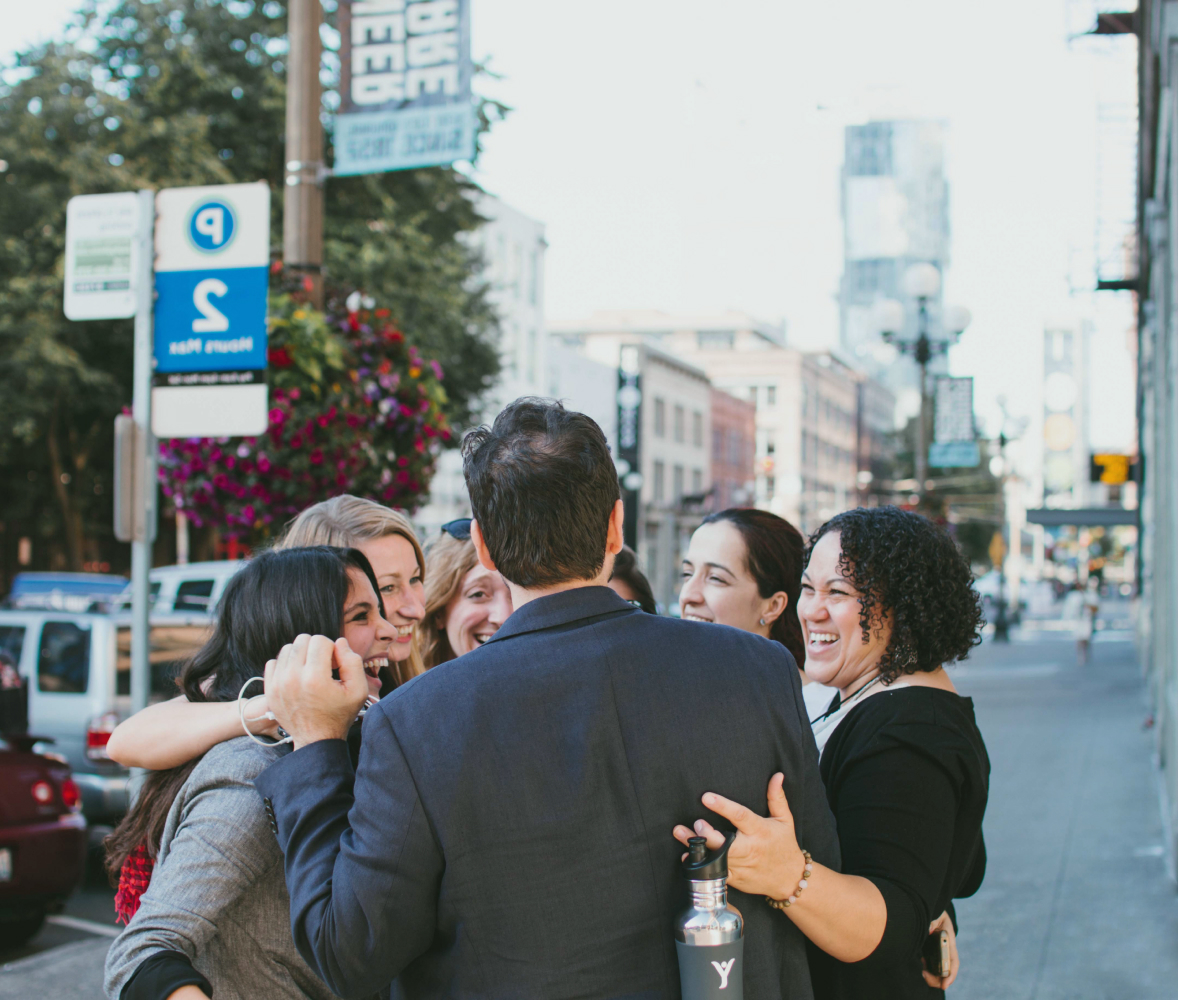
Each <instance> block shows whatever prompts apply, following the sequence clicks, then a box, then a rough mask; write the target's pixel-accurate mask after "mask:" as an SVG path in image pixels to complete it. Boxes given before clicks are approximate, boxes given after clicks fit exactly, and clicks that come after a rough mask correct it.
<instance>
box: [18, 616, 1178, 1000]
mask: <svg viewBox="0 0 1178 1000" xmlns="http://www.w3.org/2000/svg"><path fill="white" fill-rule="evenodd" d="M1123 610H1124V609H1115V608H1109V609H1108V610H1107V621H1108V624H1109V626H1110V627H1111V628H1112V629H1113V630H1112V631H1106V632H1103V633H1100V634H1098V638H1097V640H1096V641H1095V642H1094V643H1093V648H1092V656H1091V659H1090V662H1089V663H1088V665H1086V666H1084V667H1080V666H1078V665H1077V663H1076V651H1075V645H1074V643H1073V642H1072V640H1071V637H1070V634H1069V633H1068V632H1067V631H1066V629H1063V628H1060V627H1058V626H1052V625H1051V624H1049V623H1048V624H1043V625H1035V623H1029V624H1028V627H1026V628H1024V629H1016V630H1015V632H1014V635H1013V639H1014V641H1012V642H1011V643H1010V644H1008V645H1002V644H994V643H992V642H990V641H989V640H987V642H986V643H985V644H984V645H983V646H982V647H980V648H979V649H978V650H976V651H975V652H974V654H973V656H972V657H971V658H970V659H969V660H968V661H967V662H966V663H964V664H961V665H959V666H957V667H956V668H954V677H955V682H956V683H957V685H958V688H959V689H960V691H961V692H962V694H966V695H969V696H970V697H972V698H973V699H974V703H975V707H976V711H977V717H978V723H979V725H980V727H981V729H982V733H983V735H984V736H985V738H986V743H987V746H988V748H989V752H990V759H991V764H992V774H991V789H990V804H989V809H988V810H987V814H986V822H985V832H986V844H987V849H988V854H989V865H988V870H987V875H986V880H985V883H984V884H983V886H982V888H981V890H980V891H979V892H978V894H977V895H976V896H975V897H973V898H972V899H967V900H962V901H960V903H959V904H958V908H957V912H958V917H959V923H960V925H961V934H960V938H959V942H960V947H961V955H962V963H963V964H962V972H961V975H960V978H959V979H958V982H957V984H955V985H954V987H953V988H952V989H951V990H950V991H949V994H948V995H949V997H950V1000H993V998H998V997H1001V998H1003V1000H1129V998H1132V1000H1153V998H1157V1000H1172V998H1174V997H1176V996H1178V986H1176V985H1175V984H1178V895H1176V893H1175V885H1174V882H1173V881H1171V880H1170V877H1169V876H1168V875H1167V873H1166V869H1165V860H1164V857H1163V848H1162V844H1163V834H1162V826H1161V816H1160V811H1159V808H1158V798H1157V783H1156V772H1155V770H1154V765H1153V761H1152V754H1153V746H1154V744H1153V733H1152V731H1151V730H1150V729H1149V728H1148V727H1147V724H1146V722H1147V714H1148V713H1147V708H1146V703H1145V693H1144V686H1143V684H1142V681H1141V676H1140V671H1139V668H1138V666H1137V663H1136V659H1135V656H1134V652H1133V646H1132V643H1131V641H1130V639H1131V635H1130V633H1129V632H1128V631H1126V630H1125V629H1124V626H1127V625H1128V624H1129V622H1128V620H1127V618H1126V617H1125V615H1124V614H1118V613H1117V612H1118V611H1122V612H1123ZM111 899H112V893H111V891H110V889H108V888H106V887H105V885H104V884H103V883H102V882H101V881H100V880H99V879H98V878H97V877H92V878H91V879H90V881H89V882H88V884H87V886H86V888H84V889H83V890H82V891H81V892H79V893H78V894H77V895H75V897H74V898H73V899H72V900H71V902H70V905H69V907H68V908H67V910H66V916H69V917H76V918H78V919H80V920H88V921H94V922H95V923H96V924H99V925H111V924H112V923H113V910H112V906H111ZM108 944H109V938H106V937H102V936H100V935H96V934H91V933H88V932H86V931H84V930H79V929H77V927H66V926H62V925H60V924H54V925H50V926H48V927H47V928H46V929H45V930H44V931H43V932H42V933H41V935H40V936H39V937H38V938H37V939H36V940H35V941H34V942H32V944H31V945H30V946H29V947H28V948H27V949H24V950H22V951H21V952H19V953H17V952H10V953H7V954H5V953H2V952H0V1000H9V998H11V1000H17V998H19V1000H28V998H39V997H52V998H54V1000H100V998H101V997H102V989H101V984H102V964H103V958H104V956H105V953H106V949H107V946H108Z"/></svg>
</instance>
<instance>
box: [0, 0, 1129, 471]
mask: <svg viewBox="0 0 1178 1000" xmlns="http://www.w3.org/2000/svg"><path fill="white" fill-rule="evenodd" d="M9 6H11V7H12V9H11V10H6V12H5V32H4V41H3V43H0V45H2V46H3V48H4V49H7V50H8V51H11V50H13V49H16V48H19V47H20V46H22V45H23V44H26V43H27V42H29V41H32V40H35V39H38V38H42V37H48V36H51V35H53V34H55V33H56V32H57V31H59V30H60V26H61V25H62V24H64V21H65V19H66V17H67V16H68V13H69V11H70V10H72V9H73V8H74V7H75V6H76V0H38V3H37V4H35V5H34V4H29V5H15V4H12V5H9ZM1093 7H1094V5H1093V4H1091V3H1089V2H1086V0H1036V2H1033V3H1026V2H1025V0H1024V2H1019V3H1015V2H1013V0H990V2H988V3H984V4H979V3H977V2H976V0H894V2H892V3H880V2H879V0H843V2H842V3H837V4H835V3H814V2H812V0H810V2H805V3H801V2H798V0H728V2H727V3H724V4H717V3H703V2H701V0H596V2H595V3H593V4H573V3H553V2H551V0H473V23H474V55H475V57H476V59H486V60H489V63H490V66H491V68H492V69H494V70H495V71H497V72H499V73H501V74H503V76H504V79H503V80H502V81H498V82H486V83H484V84H482V89H483V90H484V91H485V92H487V93H492V94H494V95H495V96H497V97H499V98H501V99H502V100H504V101H505V102H506V103H508V104H510V105H512V106H513V107H514V108H515V111H514V112H513V113H512V114H511V116H510V117H509V118H508V120H507V121H506V122H504V123H503V124H501V125H500V126H498V127H497V128H496V129H495V131H494V132H493V134H492V135H491V136H490V137H489V138H488V140H487V142H486V153H485V155H484V158H483V159H482V161H481V162H480V164H479V168H478V170H477V171H476V178H477V179H478V180H479V181H480V183H482V184H483V185H484V186H485V187H486V188H487V189H488V190H489V191H490V192H492V193H493V194H496V195H498V196H499V197H501V198H503V199H504V200H505V201H507V202H508V203H510V204H512V205H514V206H515V207H516V208H518V209H520V210H522V211H524V212H526V213H527V214H529V215H531V216H533V217H534V218H537V219H540V220H542V221H543V222H544V223H546V225H547V227H548V228H547V235H548V241H549V244H550V247H549V251H548V282H547V289H546V294H547V312H548V315H549V316H550V317H552V318H562V319H563V318H577V317H581V316H584V315H586V314H588V313H589V312H591V311H593V310H595V309H610V308H635V307H647V308H657V309H665V310H668V311H681V310H691V311H698V310H722V309H729V308H731V309H740V310H745V311H748V312H751V313H753V314H755V315H758V316H760V317H763V318H765V319H768V320H773V321H777V320H780V319H783V318H784V319H785V321H786V322H787V325H788V332H787V337H788V338H789V339H790V340H791V341H792V342H793V343H795V344H797V345H799V346H803V347H809V346H827V345H833V344H835V343H836V342H837V336H838V313H837V307H836V303H835V295H836V293H837V288H838V280H839V275H840V273H841V270H842V224H841V219H840V214H839V169H840V167H841V164H842V149H843V128H844V127H845V126H846V125H847V124H852V123H858V122H863V121H867V120H869V119H870V118H872V117H876V118H886V117H936V118H940V119H943V120H945V121H946V122H947V123H948V126H949V130H948V134H949V140H948V142H949V159H948V176H949V183H950V223H951V228H952V251H951V253H952V262H951V265H950V268H949V271H948V273H947V275H946V301H948V302H957V303H960V304H962V305H965V306H967V307H968V308H969V309H970V310H971V311H972V312H973V315H974V322H973V324H972V326H971V327H970V328H969V330H967V331H966V333H965V335H964V337H963V338H962V341H961V344H960V345H959V346H958V347H957V348H955V349H954V350H953V352H952V354H951V356H950V363H951V367H952V370H953V372H954V374H958V375H974V376H976V378H977V402H976V406H977V410H978V412H979V414H980V415H982V416H983V418H985V419H987V420H989V421H990V422H991V429H992V430H996V429H997V428H996V426H995V425H994V423H993V420H994V417H995V414H996V413H997V409H996V406H995V403H994V400H995V398H996V397H997V396H998V395H999V394H1005V395H1006V396H1007V397H1008V399H1009V401H1010V402H1009V405H1010V410H1011V412H1012V413H1013V414H1015V415H1018V414H1025V415H1027V416H1029V417H1031V418H1032V419H1033V421H1034V423H1033V424H1032V430H1031V433H1032V434H1033V433H1035V431H1036V430H1037V427H1036V424H1037V418H1038V415H1039V410H1040V409H1041V402H1040V397H1039V381H1040V378H1041V375H1040V371H1039V365H1040V362H1039V352H1040V344H1041V334H1042V329H1043V324H1044V322H1045V321H1046V320H1048V319H1052V318H1055V317H1072V316H1077V317H1083V316H1087V317H1090V318H1092V319H1093V320H1094V321H1095V322H1096V324H1097V332H1096V336H1095V337H1094V338H1093V369H1094V371H1096V372H1098V373H1100V383H1099V384H1098V385H1095V386H1094V389H1093V392H1092V426H1093V432H1092V443H1093V444H1094V445H1096V446H1100V447H1110V448H1118V447H1126V446H1128V445H1130V444H1131V442H1132V435H1133V397H1132V373H1131V367H1130V360H1129V355H1128V353H1127V351H1126V349H1125V344H1126V334H1127V331H1128V329H1129V327H1130V324H1131V321H1132V316H1131V312H1130V307H1129V302H1128V296H1123V295H1117V296H1109V295H1107V294H1106V295H1103V296H1100V297H1099V298H1098V297H1097V296H1095V295H1092V294H1087V293H1084V294H1072V293H1070V291H1069V283H1071V284H1072V285H1075V286H1081V285H1082V286H1084V288H1089V287H1090V286H1091V284H1092V280H1093V269H1092V246H1093V240H1094V230H1095V221H1094V220H1095V204H1096V183H1097V171H1096V162H1097V160H1096V137H1097V133H1096V118H1097V104H1098V101H1103V102H1105V103H1107V102H1109V101H1111V100H1121V99H1123V100H1131V99H1132V93H1133V86H1134V69H1133V61H1132V56H1131V54H1130V53H1131V45H1132V43H1131V40H1130V39H1119V40H1115V41H1113V40H1107V39H1095V40H1094V39H1082V40H1079V41H1076V42H1073V43H1072V44H1071V45H1069V43H1068V39H1067V35H1068V31H1069V28H1070V29H1071V30H1073V31H1075V30H1079V28H1080V26H1081V24H1082V23H1083V22H1086V21H1087V20H1088V19H1089V16H1090V11H1091V10H1092V9H1093ZM1117 45H1120V47H1121V52H1122V53H1123V54H1122V55H1120V56H1118V55H1116V54H1115V53H1114V54H1109V53H1110V52H1113V47H1114V46H1117ZM1101 53H1104V54H1101ZM1118 84H1119V85H1120V91H1119V92H1118V91H1117V86H1118ZM1113 167H1116V164H1115V163H1113V164H1112V167H1110V166H1109V161H1107V160H1106V161H1105V171H1104V177H1103V182H1104V183H1105V185H1106V186H1107V185H1109V184H1110V183H1120V186H1121V187H1122V188H1124V187H1126V186H1127V187H1128V190H1127V192H1126V199H1127V200H1126V204H1130V205H1131V199H1132V189H1131V185H1132V164H1131V163H1129V162H1124V163H1122V164H1121V166H1120V172H1119V174H1118V173H1117V171H1116V170H1114V169H1112V168H1113ZM1028 450H1032V451H1033V450H1036V449H1028Z"/></svg>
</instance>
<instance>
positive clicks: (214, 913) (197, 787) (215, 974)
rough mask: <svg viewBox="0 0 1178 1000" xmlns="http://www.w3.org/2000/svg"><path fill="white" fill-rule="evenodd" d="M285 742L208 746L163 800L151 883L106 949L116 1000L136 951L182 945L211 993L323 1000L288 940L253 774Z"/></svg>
mask: <svg viewBox="0 0 1178 1000" xmlns="http://www.w3.org/2000/svg"><path fill="white" fill-rule="evenodd" d="M286 750H287V748H286V747H263V746H260V745H259V744H257V743H254V742H253V741H252V740H250V739H247V738H246V737H244V736H242V737H239V738H238V739H235V740H230V741H229V742H227V743H221V744H219V745H218V746H215V747H213V749H212V750H210V751H209V752H208V753H207V754H205V756H204V758H203V759H202V760H201V762H200V763H199V764H197V766H196V768H195V769H194V770H193V772H192V774H191V775H190V776H189V778H188V780H187V781H186V782H185V783H184V785H183V787H182V788H181V789H180V792H179V794H178V795H177V796H176V801H175V802H174V803H172V808H171V811H170V812H169V813H168V820H167V825H166V826H165V827H164V834H163V838H162V839H161V841H160V849H159V855H158V857H157V858H156V863H155V869H154V870H153V872H152V875H151V885H150V886H149V887H148V889H147V891H146V892H145V893H144V894H143V897H142V898H141V900H140V905H139V910H138V912H137V913H136V914H135V916H134V917H133V918H132V920H131V922H130V924H128V925H127V929H126V930H125V931H123V933H122V934H121V935H120V936H119V938H118V939H117V940H116V941H115V942H114V944H113V945H112V946H111V949H110V952H109V953H108V954H107V957H106V995H107V996H108V997H110V998H111V1000H117V998H118V997H119V995H120V993H121V992H122V989H123V987H124V986H125V985H126V983H127V981H128V980H129V979H130V978H131V977H132V976H133V975H134V974H135V971H136V970H137V969H138V968H139V966H140V965H142V964H143V962H144V961H145V960H147V959H148V958H150V957H151V956H152V955H155V954H158V953H160V952H164V951H177V952H182V953H183V954H185V955H187V956H188V959H189V961H191V962H192V964H193V966H194V967H195V968H196V970H197V971H198V972H200V973H201V974H202V975H203V976H205V977H206V978H207V979H208V980H209V982H210V983H211V984H212V987H213V995H214V997H215V998H216V1000H289V998H297V997H310V998H313V1000H331V998H333V997H334V994H333V993H332V992H331V991H330V990H328V989H327V987H326V986H324V985H323V983H322V982H321V981H320V980H319V978H318V977H317V976H316V975H315V974H314V973H313V972H312V971H311V969H310V968H309V967H308V966H307V964H306V963H305V962H304V961H303V959H302V958H301V957H300V956H299V953H298V952H297V951H296V950H295V946H294V941H293V940H292V939H291V933H290V898H289V897H288V896H287V892H286V882H285V880H284V877H283V865H282V852H281V851H280V850H279V849H278V842H277V840H276V839H275V837H274V834H273V832H272V831H271V829H270V825H269V822H268V820H267V818H266V813H265V811H264V809H263V806H262V800H261V798H260V797H259V796H258V793H257V791H256V790H255V789H254V784H253V782H254V778H256V777H257V776H258V775H259V774H260V773H261V772H262V771H263V770H265V769H266V767H267V766H269V765H270V764H271V763H273V762H274V761H275V760H277V759H278V757H279V756H280V755H281V754H283V753H284V752H286Z"/></svg>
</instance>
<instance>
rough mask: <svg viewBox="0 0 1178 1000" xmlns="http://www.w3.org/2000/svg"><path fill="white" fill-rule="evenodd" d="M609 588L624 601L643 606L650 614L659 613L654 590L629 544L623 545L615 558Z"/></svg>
mask: <svg viewBox="0 0 1178 1000" xmlns="http://www.w3.org/2000/svg"><path fill="white" fill-rule="evenodd" d="M609 589H610V590H612V591H613V592H614V593H615V594H617V595H618V597H620V598H621V599H622V600H623V601H629V602H630V603H631V604H633V605H634V607H636V608H641V609H642V610H643V611H645V612H646V613H647V614H648V615H657V614H658V613H659V606H658V603H657V602H656V601H655V599H654V591H653V590H651V588H650V581H649V580H648V579H647V578H646V574H645V573H643V572H642V570H640V569H639V568H638V556H637V555H635V553H634V550H633V549H632V548H630V546H629V545H626V546H623V547H622V551H621V552H619V553H618V555H617V558H616V559H614V570H613V576H611V577H610V578H609Z"/></svg>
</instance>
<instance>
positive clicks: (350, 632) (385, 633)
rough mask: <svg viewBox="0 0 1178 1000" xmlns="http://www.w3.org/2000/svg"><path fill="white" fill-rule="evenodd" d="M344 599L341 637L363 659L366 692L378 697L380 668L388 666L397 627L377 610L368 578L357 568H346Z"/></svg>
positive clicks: (375, 598) (377, 602) (375, 597)
mask: <svg viewBox="0 0 1178 1000" xmlns="http://www.w3.org/2000/svg"><path fill="white" fill-rule="evenodd" d="M348 580H349V582H350V586H349V587H348V599H347V601H345V602H344V624H343V637H344V638H345V639H347V640H348V645H349V646H351V647H352V652H353V653H356V654H357V655H358V656H360V657H361V658H362V659H363V660H364V674H365V676H366V678H367V680H368V693H369V694H370V695H372V696H373V697H374V698H379V697H380V671H381V669H382V668H384V667H387V666H388V665H389V648H390V645H391V643H392V642H393V641H394V639H395V638H396V635H397V630H396V629H395V628H394V627H393V626H392V625H390V624H389V623H388V622H387V621H385V619H384V617H383V616H382V615H381V613H380V601H379V600H378V599H377V596H376V591H375V590H373V589H372V581H370V580H369V579H368V577H367V576H366V575H365V574H364V573H362V572H361V571H360V570H358V569H355V568H351V569H349V570H348Z"/></svg>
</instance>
